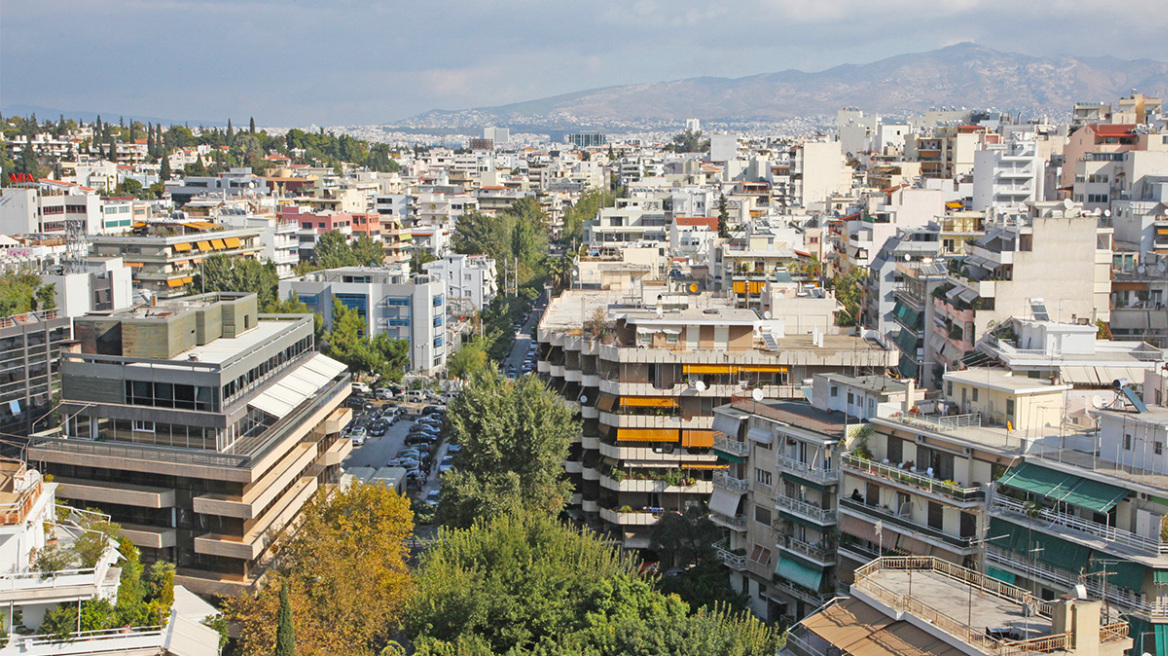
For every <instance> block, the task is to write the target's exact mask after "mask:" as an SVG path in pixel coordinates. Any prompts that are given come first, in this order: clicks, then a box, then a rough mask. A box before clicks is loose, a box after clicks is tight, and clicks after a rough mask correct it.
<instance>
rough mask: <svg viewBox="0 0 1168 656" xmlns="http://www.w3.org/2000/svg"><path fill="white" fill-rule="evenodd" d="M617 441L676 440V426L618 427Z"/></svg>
mask: <svg viewBox="0 0 1168 656" xmlns="http://www.w3.org/2000/svg"><path fill="white" fill-rule="evenodd" d="M616 441H617V442H677V441H678V430H677V429H676V428H619V429H617V431H616Z"/></svg>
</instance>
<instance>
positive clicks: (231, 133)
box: [227, 119, 235, 146]
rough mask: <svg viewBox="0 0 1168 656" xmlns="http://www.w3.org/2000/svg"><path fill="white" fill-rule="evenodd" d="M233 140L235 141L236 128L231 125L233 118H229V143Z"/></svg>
mask: <svg viewBox="0 0 1168 656" xmlns="http://www.w3.org/2000/svg"><path fill="white" fill-rule="evenodd" d="M233 141H235V130H234V129H232V127H231V119H227V145H228V146H230V145H232V144H231V142H233Z"/></svg>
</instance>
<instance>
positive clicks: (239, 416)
mask: <svg viewBox="0 0 1168 656" xmlns="http://www.w3.org/2000/svg"><path fill="white" fill-rule="evenodd" d="M75 330H76V338H77V340H78V341H79V342H80V345H81V350H80V352H74V353H67V354H63V355H62V362H61V383H62V384H61V415H62V417H63V418H64V423H63V425H62V426H61V428H60V429H58V430H57V431H50V432H43V433H39V434H37V435H35V436H33V437H32V438H31V439H30V442H29V446H28V451H27V452H28V459H29V461H30V462H35V463H37V466H38V467H39V469H40V471H42V472H44V473H46V474H52V475H53V476H54V477H55V480H56V482H57V483H58V485H59V489H58V495H59V496H60V497H62V498H65V499H69V500H72V501H73V502H75V503H78V504H84V505H85V506H86V507H94V508H97V509H100V510H101V511H102V512H105V513H107V514H109V515H110V516H111V517H112V518H113V521H115V522H117V523H119V524H121V526H122V529H123V532H124V533H125V535H126V536H127V537H128V538H129V539H130V540H131V541H133V542H134V544H135V545H137V546H138V547H139V548H140V549H141V550H142V553H143V557H144V559H145V560H146V561H147V562H149V561H154V560H166V561H170V562H173V563H175V564H176V565H177V567H178V572H177V576H176V581H177V582H179V583H182V584H183V585H186V586H187V587H189V588H191V589H192V590H194V591H196V592H200V593H207V594H211V593H215V594H230V593H233V592H237V591H238V590H240V589H241V588H243V587H247V586H250V585H251V584H253V583H254V582H255V580H256V577H257V575H258V574H259V573H260V572H261V570H262V563H263V561H264V558H265V556H266V555H267V554H268V547H269V546H270V545H271V543H272V540H273V539H274V538H275V537H276V536H278V535H279V534H280V533H281V531H283V530H284V529H285V528H286V527H288V526H289V525H290V524H291V523H292V522H294V520H295V519H296V516H297V515H298V514H299V512H300V509H301V508H302V506H303V505H304V503H305V502H306V501H307V500H308V499H309V497H311V496H312V494H313V493H314V492H315V491H316V490H317V489H319V488H320V487H321V486H322V485H327V484H331V483H335V482H336V481H337V479H338V478H339V476H340V463H341V461H342V460H343V459H344V457H345V455H346V454H347V453H348V451H349V450H350V449H351V448H352V446H351V442H350V441H349V440H345V439H341V436H340V431H341V429H342V428H343V427H344V425H345V424H346V423H347V422H348V420H349V418H350V417H351V414H352V413H351V411H350V410H349V409H347V408H344V407H342V404H343V403H344V400H345V398H346V397H347V396H348V394H349V388H350V380H349V374H348V373H347V372H346V371H345V367H344V365H341V364H340V363H338V362H336V361H334V360H332V359H330V358H327V357H325V356H324V355H322V354H320V353H317V352H315V351H314V350H313V347H314V344H313V325H312V318H311V317H310V316H308V315H295V316H264V317H261V316H260V315H259V314H258V312H257V300H256V297H255V295H254V294H207V295H203V296H193V297H189V298H185V299H183V300H182V301H180V302H173V303H159V304H157V305H150V306H144V307H137V308H134V309H132V310H129V311H124V312H113V313H98V314H92V315H88V316H86V317H83V318H79V319H77V320H76V324H75Z"/></svg>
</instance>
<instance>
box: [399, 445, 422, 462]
mask: <svg viewBox="0 0 1168 656" xmlns="http://www.w3.org/2000/svg"><path fill="white" fill-rule="evenodd" d="M397 457H398V458H413V459H415V460H421V459H422V451H421V449H417V448H414V447H406V448H404V449H400V450H398V452H397Z"/></svg>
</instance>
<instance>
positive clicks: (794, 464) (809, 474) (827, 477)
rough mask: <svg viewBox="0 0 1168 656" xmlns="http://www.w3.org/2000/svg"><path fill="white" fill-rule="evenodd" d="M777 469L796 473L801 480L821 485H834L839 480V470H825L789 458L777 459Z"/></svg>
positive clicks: (780, 457)
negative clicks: (809, 480) (805, 479)
mask: <svg viewBox="0 0 1168 656" xmlns="http://www.w3.org/2000/svg"><path fill="white" fill-rule="evenodd" d="M778 463H779V467H782V468H784V469H787V470H789V471H792V472H796V473H797V474H798V475H799V476H800V477H801V478H808V479H811V480H814V481H819V482H821V483H834V482H836V481H838V480H839V470H838V469H836V468H834V467H833V468H831V469H825V468H823V467H821V466H820V467H817V466H815V465H812V464H810V463H806V462H802V461H799V460H796V459H794V458H791V457H789V456H779V457H778Z"/></svg>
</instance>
